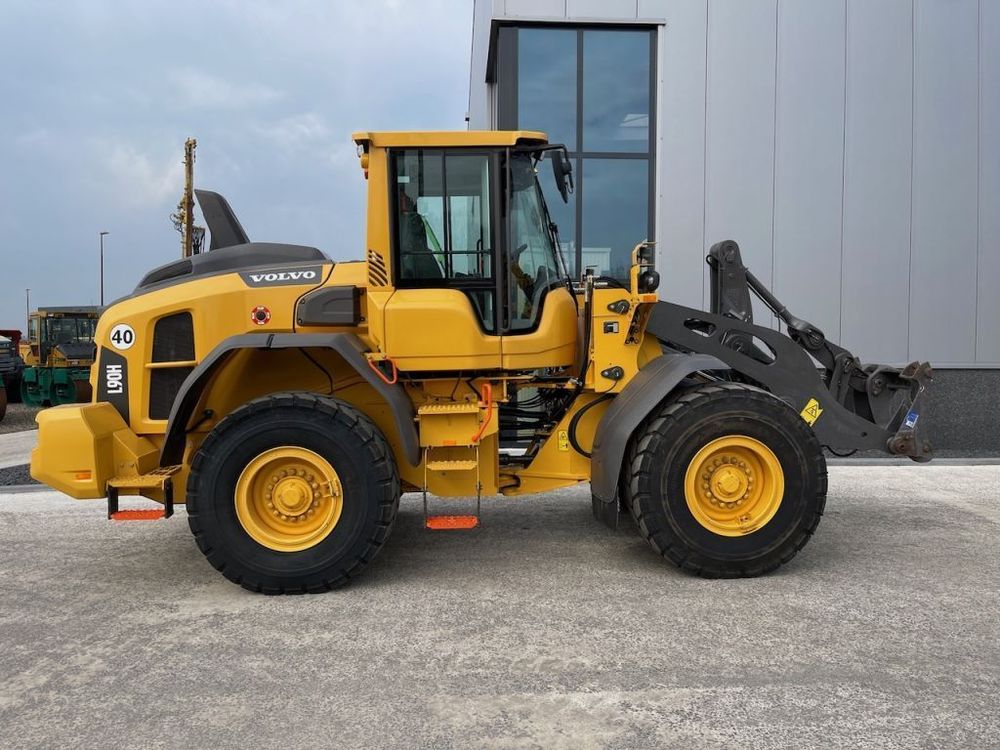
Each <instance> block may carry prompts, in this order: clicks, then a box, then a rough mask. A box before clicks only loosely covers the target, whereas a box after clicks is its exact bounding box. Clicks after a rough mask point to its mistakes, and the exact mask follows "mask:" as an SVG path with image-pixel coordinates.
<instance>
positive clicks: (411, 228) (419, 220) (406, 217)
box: [399, 192, 444, 279]
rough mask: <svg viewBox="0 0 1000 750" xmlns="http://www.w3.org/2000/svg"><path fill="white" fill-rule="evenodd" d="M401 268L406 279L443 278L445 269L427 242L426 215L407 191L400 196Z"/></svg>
mask: <svg viewBox="0 0 1000 750" xmlns="http://www.w3.org/2000/svg"><path fill="white" fill-rule="evenodd" d="M399 203H400V212H399V268H400V271H401V272H402V275H403V278H404V279H443V278H444V271H443V270H442V268H441V264H440V263H438V262H437V259H435V257H434V254H433V253H432V252H431V249H430V247H429V246H428V244H427V227H426V226H425V225H424V217H423V216H421V215H420V212H419V211H417V207H416V206H415V205H414V203H413V200H412V199H411V198H410V196H408V195H407V194H406V193H405V192H400V196H399Z"/></svg>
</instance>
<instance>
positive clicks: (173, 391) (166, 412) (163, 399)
mask: <svg viewBox="0 0 1000 750" xmlns="http://www.w3.org/2000/svg"><path fill="white" fill-rule="evenodd" d="M192 370H194V368H193V367H165V368H162V369H158V370H152V371H150V373H149V375H150V378H149V418H150V419H167V418H168V417H169V416H170V408H171V407H172V406H173V405H174V399H175V398H176V397H177V392H178V391H179V390H180V389H181V385H182V384H183V383H184V379H185V378H186V377H187V376H188V375H190V374H191V371H192Z"/></svg>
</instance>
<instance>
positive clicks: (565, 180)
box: [552, 148, 573, 203]
mask: <svg viewBox="0 0 1000 750" xmlns="http://www.w3.org/2000/svg"><path fill="white" fill-rule="evenodd" d="M552 174H553V175H554V176H555V178H556V187H557V188H558V189H559V195H561V196H562V199H563V203H567V202H568V201H569V194H570V193H572V192H573V162H571V161H570V160H569V154H567V153H566V149H565V148H561V149H559V150H558V151H553V152H552Z"/></svg>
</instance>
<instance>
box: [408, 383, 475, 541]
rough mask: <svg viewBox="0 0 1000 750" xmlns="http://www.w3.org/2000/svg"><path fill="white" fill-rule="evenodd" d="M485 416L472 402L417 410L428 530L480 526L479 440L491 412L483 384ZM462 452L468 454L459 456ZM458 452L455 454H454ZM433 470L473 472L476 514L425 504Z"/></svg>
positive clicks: (454, 529)
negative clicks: (435, 509) (449, 511)
mask: <svg viewBox="0 0 1000 750" xmlns="http://www.w3.org/2000/svg"><path fill="white" fill-rule="evenodd" d="M483 398H484V401H485V402H486V411H487V413H486V418H485V420H484V421H483V423H482V424H480V421H479V413H480V410H481V407H480V405H479V404H478V403H476V402H474V401H469V402H449V403H444V404H424V405H422V406H420V407H419V408H418V409H417V414H418V416H419V419H420V444H421V445H422V446H423V457H424V482H423V487H422V491H423V500H424V528H426V529H429V530H431V531H468V530H471V529H474V528H476V527H478V526H479V518H480V514H481V510H482V496H483V484H482V481H481V480H480V475H479V443H480V438H481V437H482V435H483V432H484V431H485V428H486V425H487V424H488V423H489V420H490V418H491V417H492V414H493V401H492V392H491V388H490V386H489V385H488V384H487V385H485V386H484V387H483ZM463 453H465V454H466V455H467V456H468V457H467V458H462V457H461V455H462V454H463ZM456 454H457V455H456ZM432 471H437V472H471V471H474V472H476V483H475V487H476V513H475V515H471V514H440V515H438V514H435V515H431V514H430V512H429V511H428V507H427V483H428V482H427V478H428V474H429V473H430V472H432Z"/></svg>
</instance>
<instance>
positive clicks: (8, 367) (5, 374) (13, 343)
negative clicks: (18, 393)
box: [0, 330, 23, 421]
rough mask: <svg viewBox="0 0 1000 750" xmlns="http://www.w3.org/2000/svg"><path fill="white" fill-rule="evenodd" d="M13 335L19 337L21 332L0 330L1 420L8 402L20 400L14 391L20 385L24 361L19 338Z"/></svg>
mask: <svg viewBox="0 0 1000 750" xmlns="http://www.w3.org/2000/svg"><path fill="white" fill-rule="evenodd" d="M13 335H16V336H17V338H18V339H19V338H20V335H21V332H20V331H14V330H9V331H8V330H0V421H2V420H3V418H4V415H5V414H6V413H7V403H8V402H13V401H17V400H20V399H19V398H15V397H14V396H15V393H14V391H15V389H16V388H19V387H20V382H21V369H22V368H23V362H22V361H21V357H20V355H19V354H18V351H17V339H15V338H12V336H13Z"/></svg>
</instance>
